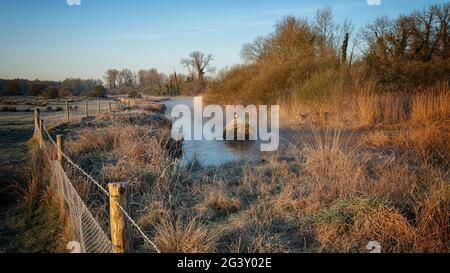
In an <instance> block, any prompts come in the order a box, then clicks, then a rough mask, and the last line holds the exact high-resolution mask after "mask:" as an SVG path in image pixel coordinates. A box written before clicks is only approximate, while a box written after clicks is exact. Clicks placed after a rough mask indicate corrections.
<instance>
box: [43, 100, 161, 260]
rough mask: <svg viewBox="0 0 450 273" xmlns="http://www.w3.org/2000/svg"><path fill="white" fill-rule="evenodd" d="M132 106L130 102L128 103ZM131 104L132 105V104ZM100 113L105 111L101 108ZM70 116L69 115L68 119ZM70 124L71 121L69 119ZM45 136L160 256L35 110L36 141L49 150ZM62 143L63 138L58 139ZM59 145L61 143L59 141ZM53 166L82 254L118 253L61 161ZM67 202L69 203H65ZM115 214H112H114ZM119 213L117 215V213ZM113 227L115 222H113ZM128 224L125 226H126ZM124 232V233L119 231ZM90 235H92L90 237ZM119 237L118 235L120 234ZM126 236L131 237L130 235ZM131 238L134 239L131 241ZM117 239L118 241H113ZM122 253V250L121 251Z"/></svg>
mask: <svg viewBox="0 0 450 273" xmlns="http://www.w3.org/2000/svg"><path fill="white" fill-rule="evenodd" d="M127 104H128V103H127ZM118 105H119V106H118V107H117V108H116V110H118V109H121V108H122V106H121V104H118ZM128 105H129V104H128ZM108 108H109V111H112V107H111V104H109V107H108ZM98 110H101V108H100V107H99V108H98ZM67 111H70V110H69V107H67ZM69 115H70V114H67V117H70V116H69ZM68 121H69V119H68ZM44 133H45V135H46V136H47V139H48V140H49V141H50V142H51V144H52V146H53V147H54V148H56V149H57V150H58V158H60V159H64V160H65V161H66V162H67V163H68V164H70V165H71V166H72V167H74V168H75V169H77V170H78V171H79V172H81V173H82V174H83V175H84V176H85V178H87V179H88V180H89V181H90V182H91V183H92V184H93V185H95V186H96V188H97V189H98V190H99V191H100V192H102V193H103V194H104V195H106V196H107V197H110V198H109V200H110V205H111V203H112V202H114V206H111V208H112V207H117V208H118V209H119V210H120V215H122V216H123V219H124V221H128V222H129V223H130V224H131V226H132V227H134V228H135V229H136V230H137V231H138V233H139V234H140V235H141V236H142V238H143V239H144V241H145V242H147V243H148V244H150V245H151V246H152V247H153V248H154V249H155V251H156V252H157V253H160V250H159V249H158V247H157V246H156V244H155V243H153V241H152V240H150V238H149V237H148V236H147V235H146V234H145V232H144V231H143V229H142V228H141V227H140V226H139V225H138V224H137V223H136V221H134V220H133V219H132V218H131V216H130V214H129V212H128V210H127V209H126V208H124V206H123V205H121V204H119V202H117V201H116V200H115V199H114V198H111V196H110V193H109V192H108V191H107V190H106V189H105V188H104V187H103V186H102V185H101V184H100V183H99V182H98V181H97V180H95V179H94V178H93V177H92V176H91V175H89V174H88V173H87V172H86V171H84V170H83V169H82V168H81V167H80V166H78V165H77V164H76V163H74V162H73V161H72V160H71V159H70V158H69V157H68V156H67V155H66V154H65V153H64V152H63V151H62V149H61V143H57V142H55V140H54V139H53V138H52V137H51V135H50V133H49V131H48V130H47V128H46V126H45V123H44V121H43V120H42V119H41V118H40V115H39V111H37V110H35V134H34V137H35V139H36V140H38V143H39V145H40V147H41V148H45V143H44ZM58 140H59V139H58ZM58 142H59V141H58ZM50 163H51V164H50V165H51V167H52V179H51V186H52V187H53V188H54V189H55V190H56V192H58V194H59V195H60V198H61V202H62V203H63V207H65V205H67V207H68V208H69V209H68V213H69V219H70V222H71V223H70V224H71V227H72V228H73V229H74V232H73V233H74V236H75V239H76V240H77V242H78V243H79V244H80V250H81V252H86V253H95V252H98V253H103V252H111V251H116V252H117V250H116V248H117V246H116V245H115V244H114V243H115V242H111V241H110V240H109V238H108V236H107V235H106V234H105V233H104V231H103V229H102V228H101V226H100V224H99V223H98V221H97V220H95V218H94V217H93V216H92V214H91V213H90V211H89V209H88V207H87V206H86V204H85V203H84V202H83V200H82V198H81V197H80V196H79V194H78V192H77V191H76V189H75V187H74V186H73V184H72V182H71V181H70V179H69V178H68V176H67V174H66V172H65V171H64V169H63V167H62V165H61V161H58V160H50ZM64 203H65V204H64ZM110 213H111V212H110ZM116 214H117V213H116ZM110 224H111V223H110ZM124 224H125V223H124ZM116 228H117V227H114V226H111V234H112V237H115V236H114V234H116V232H117V231H115V230H114V229H116ZM119 231H120V232H122V230H119ZM86 232H88V233H87V234H86ZM116 235H117V234H116ZM124 235H125V236H130V235H129V234H128V235H126V234H124ZM130 239H131V238H130ZM113 240H114V238H113ZM118 252H121V251H118Z"/></svg>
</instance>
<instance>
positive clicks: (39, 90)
mask: <svg viewBox="0 0 450 273" xmlns="http://www.w3.org/2000/svg"><path fill="white" fill-rule="evenodd" d="M102 84H103V83H102V81H101V80H94V79H87V80H84V79H65V80H64V81H40V80H33V81H30V80H25V79H14V80H3V79H0V95H2V96H24V95H27V96H44V97H47V98H57V97H59V96H95V97H102V96H106V90H105V89H104V88H103V86H102Z"/></svg>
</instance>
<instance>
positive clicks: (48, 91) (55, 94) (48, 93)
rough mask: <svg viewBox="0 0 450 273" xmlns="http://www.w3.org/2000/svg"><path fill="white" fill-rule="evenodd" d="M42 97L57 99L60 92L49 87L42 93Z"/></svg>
mask: <svg viewBox="0 0 450 273" xmlns="http://www.w3.org/2000/svg"><path fill="white" fill-rule="evenodd" d="M42 96H44V98H46V99H48V100H51V99H57V98H58V97H59V90H58V89H57V88H55V87H49V88H47V89H46V90H45V91H44V93H42Z"/></svg>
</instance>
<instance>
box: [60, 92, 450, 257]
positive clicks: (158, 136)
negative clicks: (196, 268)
mask: <svg viewBox="0 0 450 273" xmlns="http://www.w3.org/2000/svg"><path fill="white" fill-rule="evenodd" d="M446 99H448V98H446ZM413 101H414V103H413V104H412V105H415V106H416V107H418V108H419V109H424V107H425V106H424V105H421V106H417V101H416V100H413ZM422 101H423V102H424V103H426V102H427V99H422ZM425 108H426V107H425ZM413 109H414V108H413ZM428 109H433V111H438V110H437V109H436V108H435V107H431V108H428ZM433 111H432V112H433ZM439 111H440V110H439ZM412 112H414V110H413V111H412ZM441 114H442V113H441ZM441 114H439V115H434V114H432V113H421V115H422V116H426V117H431V116H433V117H434V119H433V120H434V122H433V123H430V122H426V123H425V124H424V125H423V126H422V127H420V128H421V129H417V128H412V127H410V126H409V125H406V124H404V122H403V121H402V122H400V123H393V122H391V123H390V125H391V126H393V127H397V126H400V128H401V129H395V130H390V131H389V132H385V129H386V128H385V127H382V129H378V128H377V129H375V130H371V131H370V132H371V134H368V135H367V137H366V138H363V139H362V140H363V141H364V143H361V144H360V145H359V146H358V147H355V145H356V144H354V143H353V142H350V144H349V142H348V141H347V139H346V136H345V135H344V134H340V133H339V131H336V130H335V129H332V128H330V129H329V130H327V132H326V133H320V134H315V133H312V134H310V135H309V136H308V137H305V136H303V135H299V138H298V139H296V141H294V142H293V143H296V144H295V145H294V146H293V147H287V149H286V150H288V151H290V152H289V156H292V158H294V159H293V160H280V159H279V158H280V157H279V156H277V155H274V156H272V157H270V158H266V159H265V160H264V161H262V162H261V163H257V164H255V163H247V162H236V163H230V164H228V165H225V166H222V167H221V168H217V169H214V168H203V167H201V166H199V165H198V164H196V163H195V162H191V163H190V164H187V165H181V164H179V163H178V162H177V161H174V160H173V159H172V158H171V157H170V156H169V153H168V152H167V150H165V149H164V146H165V145H164V142H165V141H166V140H167V138H166V134H165V133H161V131H160V130H159V129H158V127H159V125H158V124H161V122H163V120H164V119H160V116H158V115H157V114H150V113H146V112H142V111H140V110H139V111H138V112H134V113H128V114H112V115H105V116H103V118H101V119H99V120H97V121H92V122H91V123H89V124H85V127H84V129H81V130H77V131H76V133H75V135H72V136H70V135H69V136H70V138H71V140H69V141H66V143H65V150H66V152H67V154H68V155H69V156H70V157H72V158H74V159H75V160H76V162H77V163H79V164H80V165H81V166H82V167H83V168H84V169H86V170H87V171H88V172H92V173H93V174H94V175H95V176H96V177H97V178H98V179H99V180H100V181H102V182H103V183H108V182H119V181H127V182H128V183H130V184H131V185H132V188H133V204H134V206H133V215H134V217H136V218H137V219H139V224H140V225H141V226H143V227H144V229H145V230H146V232H148V233H149V234H151V235H152V237H153V239H154V240H155V242H156V243H157V245H158V247H159V248H160V249H161V250H162V251H163V252H364V251H366V250H365V247H366V245H367V243H368V242H369V241H378V242H380V243H381V244H382V246H383V251H386V252H448V251H449V243H450V226H449V220H448V219H449V211H450V184H449V173H448V158H449V157H448V153H447V154H446V151H449V150H450V146H449V143H448V139H449V138H443V137H442V134H444V133H445V134H448V132H446V131H445V130H437V131H433V130H436V128H439V127H434V126H438V124H442V120H444V121H446V120H447V119H444V116H442V115H441ZM447 114H448V113H446V115H447ZM430 124H432V125H430ZM430 126H431V127H430ZM446 128H447V129H448V126H447V127H445V128H444V129H446ZM441 129H442V128H441ZM403 130H405V131H404V132H403ZM408 130H413V131H412V132H413V133H415V134H419V135H420V136H421V137H416V136H415V135H414V134H411V133H407V132H410V131H408ZM418 130H425V131H426V132H429V133H423V132H422V131H418ZM424 136H426V137H424ZM388 143H390V144H391V145H392V146H390V145H389V144H388ZM280 153H281V154H282V155H283V156H286V155H287V154H286V153H287V152H286V151H283V152H280ZM280 156H281V155H280ZM77 177H79V176H77V175H76V173H73V174H71V179H72V180H73V181H75V182H76V183H77V185H78V189H79V192H80V193H82V195H83V196H84V198H85V199H86V200H87V201H88V202H91V203H92V202H93V200H95V203H96V204H97V205H98V207H99V211H100V213H99V215H98V217H99V218H101V212H102V211H104V209H105V204H102V201H99V198H98V196H97V195H96V194H94V192H95V191H93V190H92V188H90V186H89V184H87V183H86V182H85V181H79V180H78V181H77ZM83 193H84V194H83ZM99 203H100V204H99ZM136 248H137V249H139V250H140V251H149V250H151V247H150V246H147V245H144V244H143V243H142V242H141V241H139V240H137V242H136Z"/></svg>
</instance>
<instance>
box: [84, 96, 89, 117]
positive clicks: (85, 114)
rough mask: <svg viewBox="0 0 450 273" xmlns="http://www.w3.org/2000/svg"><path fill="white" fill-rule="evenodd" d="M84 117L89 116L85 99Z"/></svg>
mask: <svg viewBox="0 0 450 273" xmlns="http://www.w3.org/2000/svg"><path fill="white" fill-rule="evenodd" d="M84 117H85V118H88V117H89V106H88V101H87V100H85V101H84Z"/></svg>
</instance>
